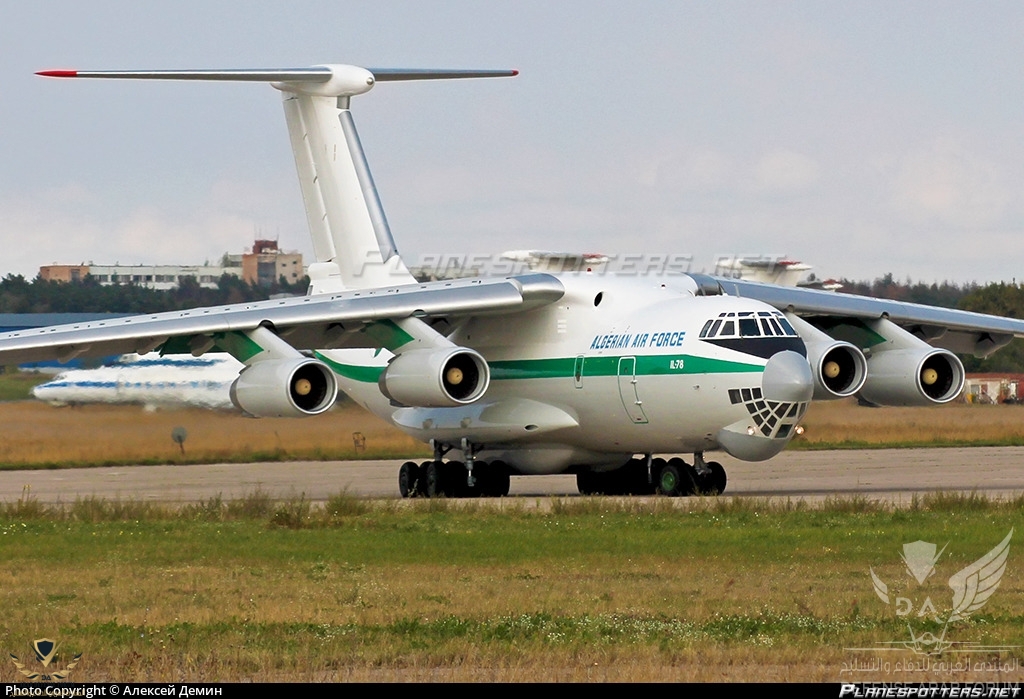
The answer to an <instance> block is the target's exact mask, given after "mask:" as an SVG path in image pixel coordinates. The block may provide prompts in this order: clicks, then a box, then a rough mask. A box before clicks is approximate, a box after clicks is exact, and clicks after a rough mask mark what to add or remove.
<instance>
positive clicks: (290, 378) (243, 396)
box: [231, 357, 338, 417]
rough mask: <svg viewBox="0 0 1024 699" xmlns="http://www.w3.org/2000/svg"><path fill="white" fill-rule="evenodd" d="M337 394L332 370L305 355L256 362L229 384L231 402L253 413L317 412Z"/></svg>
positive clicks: (304, 414)
mask: <svg viewBox="0 0 1024 699" xmlns="http://www.w3.org/2000/svg"><path fill="white" fill-rule="evenodd" d="M337 397H338V382H337V380H335V378H334V372H332V371H331V370H330V368H329V367H328V366H327V365H326V364H324V363H323V362H320V361H318V360H316V359H309V358H306V357H302V358H289V359H267V360H264V361H261V362H256V363H255V364H253V365H252V366H249V367H246V368H245V369H243V370H242V373H241V374H239V375H238V378H237V379H235V382H234V383H233V384H231V402H232V403H234V404H235V406H236V407H237V408H239V409H240V410H243V411H244V412H246V413H248V414H249V415H253V416H254V417H307V416H309V415H319V414H320V413H322V412H324V411H326V410H328V409H330V407H331V406H332V405H334V401H335V400H336V399H337Z"/></svg>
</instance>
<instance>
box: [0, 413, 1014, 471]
mask: <svg viewBox="0 0 1024 699" xmlns="http://www.w3.org/2000/svg"><path fill="white" fill-rule="evenodd" d="M804 424H805V426H806V429H807V431H806V433H805V434H804V435H803V436H802V437H799V438H797V439H796V440H794V442H793V446H794V447H796V448H801V447H803V448H814V449H820V448H835V447H840V448H841V447H882V446H926V445H950V446H953V445H956V446H967V445H993V446H1003V445H1024V406H1014V405H966V404H952V405H947V406H941V407H931V408H865V407H859V406H857V405H856V403H855V402H853V401H834V402H827V403H816V404H815V405H813V406H812V407H811V410H810V412H809V413H808V416H807V419H806V420H805V421H804ZM178 426H182V427H185V429H186V430H187V431H188V438H187V440H186V442H185V454H184V455H183V454H181V452H180V450H179V448H178V446H177V445H176V444H175V443H174V442H172V441H171V431H172V430H173V429H174V428H175V427H178ZM354 432H360V433H362V434H363V435H364V436H365V437H366V450H365V451H361V452H356V450H355V447H354V443H353V438H352V435H353V433H354ZM419 456H424V457H426V456H428V450H427V447H426V446H425V445H423V444H421V443H420V442H417V441H416V440H414V439H412V438H410V437H408V436H406V435H404V434H402V433H401V432H399V431H398V430H397V429H395V428H393V427H391V426H390V425H388V424H386V423H385V422H383V421H381V420H379V419H378V418H376V417H374V416H373V415H370V414H369V413H367V412H365V411H364V410H362V409H360V408H358V407H356V406H354V405H352V404H346V405H342V406H339V407H338V408H336V409H335V410H333V411H331V412H329V413H327V414H325V415H320V416H318V417H314V418H305V419H283V418H282V419H261V420H254V419H251V418H244V417H241V416H240V415H237V414H233V413H218V412H211V411H206V410H198V409H193V410H167V411H157V412H147V411H145V410H143V409H142V408H139V407H136V406H113V405H90V406H81V407H74V408H55V407H52V406H49V405H45V404H43V403H39V402H35V401H19V402H6V403H5V402H0V468H2V467H24V466H35V467H39V466H44V467H59V466H73V465H74V466H78V465H104V464H129V463H196V462H215V461H236V462H237V461H252V460H267V461H273V460H280V461H286V460H318V459H352V458H404V457H413V458H415V457H419Z"/></svg>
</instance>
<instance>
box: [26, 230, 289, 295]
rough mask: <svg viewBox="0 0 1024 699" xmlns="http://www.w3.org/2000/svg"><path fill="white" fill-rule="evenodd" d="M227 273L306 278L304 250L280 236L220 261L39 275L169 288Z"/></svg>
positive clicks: (60, 269) (47, 269)
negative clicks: (288, 248)
mask: <svg viewBox="0 0 1024 699" xmlns="http://www.w3.org/2000/svg"><path fill="white" fill-rule="evenodd" d="M225 274H227V275H230V276H233V277H241V278H242V279H243V280H245V281H247V282H249V283H250V284H253V285H259V286H270V285H271V284H273V283H274V282H276V281H277V280H279V279H280V278H281V277H284V279H285V280H286V281H287V282H288V283H289V284H294V283H296V282H298V281H299V280H301V279H302V277H303V275H304V274H305V271H304V269H303V266H302V253H299V252H283V251H282V250H280V249H279V248H278V245H277V241H276V240H257V241H255V242H254V243H253V246H252V249H251V250H249V251H247V252H244V253H241V254H226V255H224V257H223V259H221V261H220V264H219V265H209V264H206V265H121V264H113V265H96V264H93V263H91V262H90V263H89V264H79V265H47V266H44V267H40V268H39V276H40V277H41V278H42V279H45V280H47V281H57V282H76V281H81V280H83V279H85V277H86V276H91V277H92V278H93V279H95V280H96V281H97V282H99V283H100V284H103V285H111V284H135V285H137V286H144V287H146V288H148V289H159V290H168V289H173V288H175V287H176V286H178V284H179V282H180V281H181V280H182V279H183V278H184V277H192V278H194V279H195V280H196V281H197V282H198V283H199V285H200V286H203V287H207V288H211V289H212V288H215V287H216V286H217V282H219V281H220V278H221V277H222V276H224V275H225Z"/></svg>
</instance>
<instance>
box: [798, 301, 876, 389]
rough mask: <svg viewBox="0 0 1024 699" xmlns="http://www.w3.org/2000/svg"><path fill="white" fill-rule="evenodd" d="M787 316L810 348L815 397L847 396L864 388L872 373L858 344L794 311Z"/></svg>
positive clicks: (809, 359) (808, 355)
mask: <svg viewBox="0 0 1024 699" xmlns="http://www.w3.org/2000/svg"><path fill="white" fill-rule="evenodd" d="M786 318H787V319H789V322H790V324H792V326H793V327H794V328H795V329H796V331H797V332H798V333H799V334H800V337H801V338H803V341H804V345H805V346H806V347H807V361H808V363H809V364H810V365H811V374H812V375H813V376H814V398H813V399H814V400H835V399H836V398H847V397H849V396H852V395H853V394H855V393H856V392H857V391H859V390H860V388H861V386H863V385H864V379H865V378H866V377H867V375H868V360H867V359H866V358H865V357H864V353H863V352H861V351H860V349H859V348H858V347H857V346H856V345H854V344H851V343H849V342H845V341H842V340H836V339H834V338H832V337H831V336H829V335H827V334H826V333H824V332H822V331H821V330H819V329H818V328H816V327H814V326H813V325H811V324H810V323H808V322H807V321H806V320H804V319H803V318H801V317H799V316H798V315H796V314H794V313H787V314H786Z"/></svg>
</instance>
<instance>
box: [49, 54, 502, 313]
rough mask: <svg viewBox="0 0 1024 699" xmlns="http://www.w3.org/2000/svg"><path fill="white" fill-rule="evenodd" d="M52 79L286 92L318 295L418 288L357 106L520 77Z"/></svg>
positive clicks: (382, 74) (261, 73)
mask: <svg viewBox="0 0 1024 699" xmlns="http://www.w3.org/2000/svg"><path fill="white" fill-rule="evenodd" d="M36 74H37V75H42V76H45V77H52V78H115V79H130V80H214V81H243V82H268V83H270V84H271V85H272V86H273V87H275V88H277V89H278V90H280V91H281V92H282V93H284V110H285V118H286V120H287V123H288V134H289V137H290V140H291V145H292V153H293V154H294V156H295V166H296V169H297V170H298V174H299V184H300V186H301V189H302V199H303V203H304V204H305V208H306V219H307V221H308V223H309V230H310V235H311V236H312V239H313V251H314V254H315V256H316V264H313V265H310V269H309V275H310V278H311V292H312V293H319V292H329V291H337V290H340V289H342V288H371V287H379V286H389V285H394V284H402V283H412V282H413V281H415V280H414V279H413V277H412V275H411V274H410V273H409V271H408V269H407V268H406V266H405V263H404V262H403V261H402V259H401V257H400V256H399V254H398V247H397V245H396V244H395V239H394V237H393V236H392V235H391V229H390V227H389V226H388V222H387V217H386V216H385V215H384V207H383V206H382V205H381V202H380V197H379V196H378V194H377V187H376V185H375V184H374V182H373V177H372V176H371V174H370V167H369V165H368V163H367V161H366V155H365V153H364V152H363V147H362V144H361V143H360V141H359V134H358V133H357V132H356V127H355V121H354V120H353V119H352V113H351V111H350V108H349V104H350V101H351V98H352V97H355V96H357V95H361V94H364V93H366V92H369V91H370V90H371V89H373V86H374V85H375V84H376V83H378V82H398V81H407V80H451V79H459V78H498V77H513V76H515V75H518V74H519V71H517V70H431V69H401V68H397V69H396V68H373V69H367V68H360V67H358V66H351V65H340V64H329V65H319V66H311V67H309V68H283V69H259V70H130V71H115V70H98V71H80V70H43V71H39V72H38V73H36Z"/></svg>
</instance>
